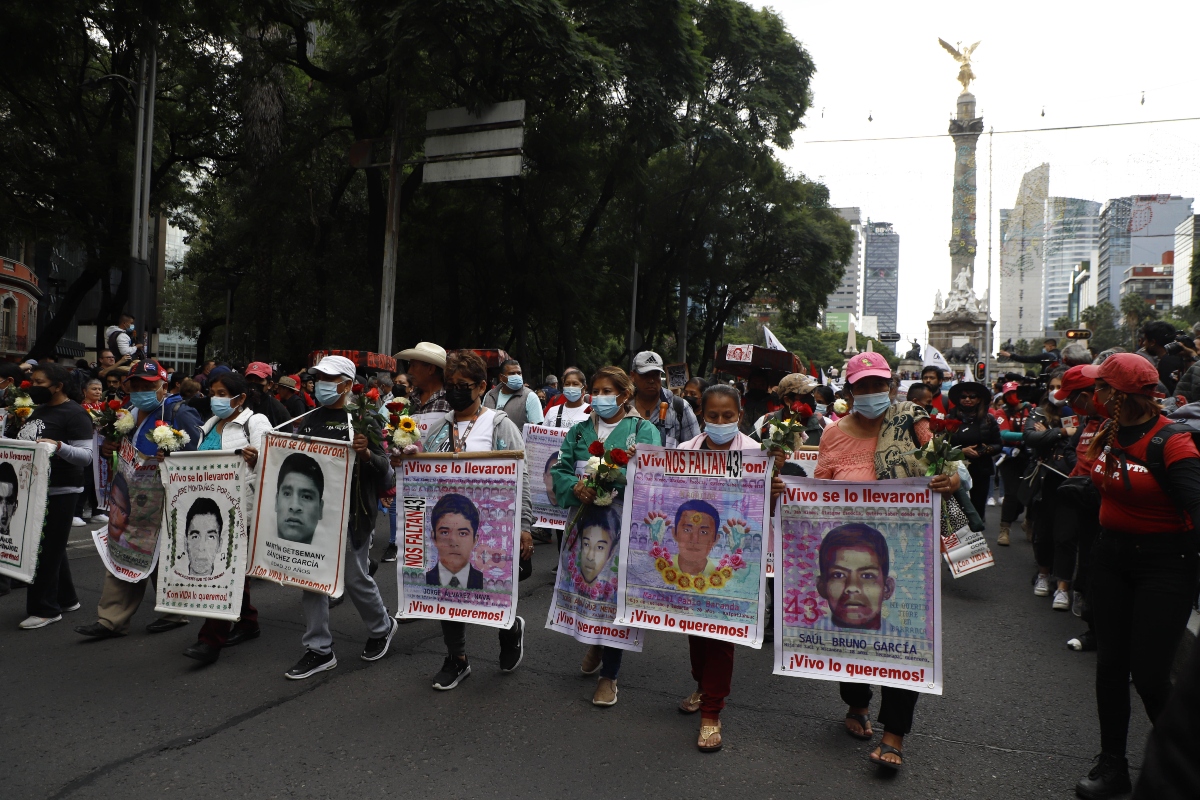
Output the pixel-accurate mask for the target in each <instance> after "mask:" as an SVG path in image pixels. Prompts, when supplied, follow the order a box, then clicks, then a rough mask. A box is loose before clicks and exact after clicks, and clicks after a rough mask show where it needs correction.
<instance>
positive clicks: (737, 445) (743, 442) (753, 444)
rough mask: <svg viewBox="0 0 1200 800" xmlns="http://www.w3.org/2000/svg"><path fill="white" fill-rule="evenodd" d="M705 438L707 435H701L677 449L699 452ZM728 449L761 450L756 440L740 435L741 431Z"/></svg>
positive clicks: (681, 444)
mask: <svg viewBox="0 0 1200 800" xmlns="http://www.w3.org/2000/svg"><path fill="white" fill-rule="evenodd" d="M706 436H708V434H706V433H702V434H700V435H699V436H697V437H695V438H692V439H688V440H687V441H686V442H680V444H679V447H678V448H677V449H679V450H699V449H700V445H702V444H704V439H705V437H706ZM729 449H730V450H762V445H761V444H759V443H758V442H757V441H756V440H754V439H752V438H750V437H749V436H747V435H746V434H744V433H742V432H741V431H738V435H737V436H735V437H734V439H733V442H732V444H730V445H729Z"/></svg>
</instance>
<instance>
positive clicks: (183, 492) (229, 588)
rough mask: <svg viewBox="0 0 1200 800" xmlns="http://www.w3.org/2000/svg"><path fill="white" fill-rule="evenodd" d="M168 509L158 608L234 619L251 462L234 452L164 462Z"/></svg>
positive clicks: (242, 571)
mask: <svg viewBox="0 0 1200 800" xmlns="http://www.w3.org/2000/svg"><path fill="white" fill-rule="evenodd" d="M162 474H163V481H164V483H165V484H166V487H167V513H166V515H165V519H164V523H163V543H162V555H161V557H160V558H159V564H158V602H157V607H156V610H158V611H167V612H174V613H179V614H189V615H193V616H203V617H213V618H217V619H229V620H235V619H237V617H238V614H239V612H240V609H241V600H242V597H241V595H242V587H243V584H244V581H245V577H246V576H245V571H246V549H247V541H246V516H245V515H246V509H247V506H248V505H249V501H250V494H249V490H248V482H247V476H248V471H247V468H246V462H245V461H244V460H243V459H242V457H241V456H240V455H238V454H237V453H234V452H233V451H219V450H218V451H200V452H192V453H178V454H173V455H172V456H170V457H168V458H167V459H166V460H165V461H164V462H163V467H162Z"/></svg>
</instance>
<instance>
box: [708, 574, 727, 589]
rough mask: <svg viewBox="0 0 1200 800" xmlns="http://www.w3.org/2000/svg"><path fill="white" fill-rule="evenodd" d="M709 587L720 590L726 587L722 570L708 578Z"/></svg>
mask: <svg viewBox="0 0 1200 800" xmlns="http://www.w3.org/2000/svg"><path fill="white" fill-rule="evenodd" d="M708 585H709V586H711V587H712V588H714V589H720V588H721V587H722V586H724V585H725V576H724V575H722V574H721V572H720V570H718V571H716V572H714V573H713V574H712V575H709V576H708Z"/></svg>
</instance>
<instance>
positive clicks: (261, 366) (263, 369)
mask: <svg viewBox="0 0 1200 800" xmlns="http://www.w3.org/2000/svg"><path fill="white" fill-rule="evenodd" d="M251 375H253V376H254V377H256V378H262V379H263V380H268V381H269V380H271V378H272V377H273V376H274V375H275V371H274V370H273V369H271V365H270V364H267V363H265V362H262V361H252V362H250V366H248V367H246V376H247V377H249V376H251Z"/></svg>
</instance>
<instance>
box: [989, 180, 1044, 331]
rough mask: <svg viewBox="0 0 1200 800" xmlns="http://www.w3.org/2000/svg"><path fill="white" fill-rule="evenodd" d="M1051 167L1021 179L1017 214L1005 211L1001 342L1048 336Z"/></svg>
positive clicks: (998, 328) (1002, 221) (1002, 217)
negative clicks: (1045, 257) (1046, 253)
mask: <svg viewBox="0 0 1200 800" xmlns="http://www.w3.org/2000/svg"><path fill="white" fill-rule="evenodd" d="M1049 194H1050V165H1049V164H1042V165H1040V166H1038V167H1035V168H1033V169H1031V170H1029V172H1026V173H1025V175H1024V177H1022V178H1021V188H1020V190H1018V192H1017V202H1016V204H1015V207H1013V208H1002V209H1000V319H999V322H998V323H997V325H996V339H997V340H998V341H999V342H1001V343H1004V342H1008V341H1013V342H1016V341H1018V340H1020V339H1027V340H1028V339H1036V338H1039V337H1041V335H1042V333H1043V331H1044V330H1045V318H1046V314H1045V303H1044V302H1043V300H1044V297H1045V294H1044V276H1045V270H1044V262H1043V243H1044V238H1045V228H1046V220H1045V216H1046V198H1047V197H1048V196H1049Z"/></svg>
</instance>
